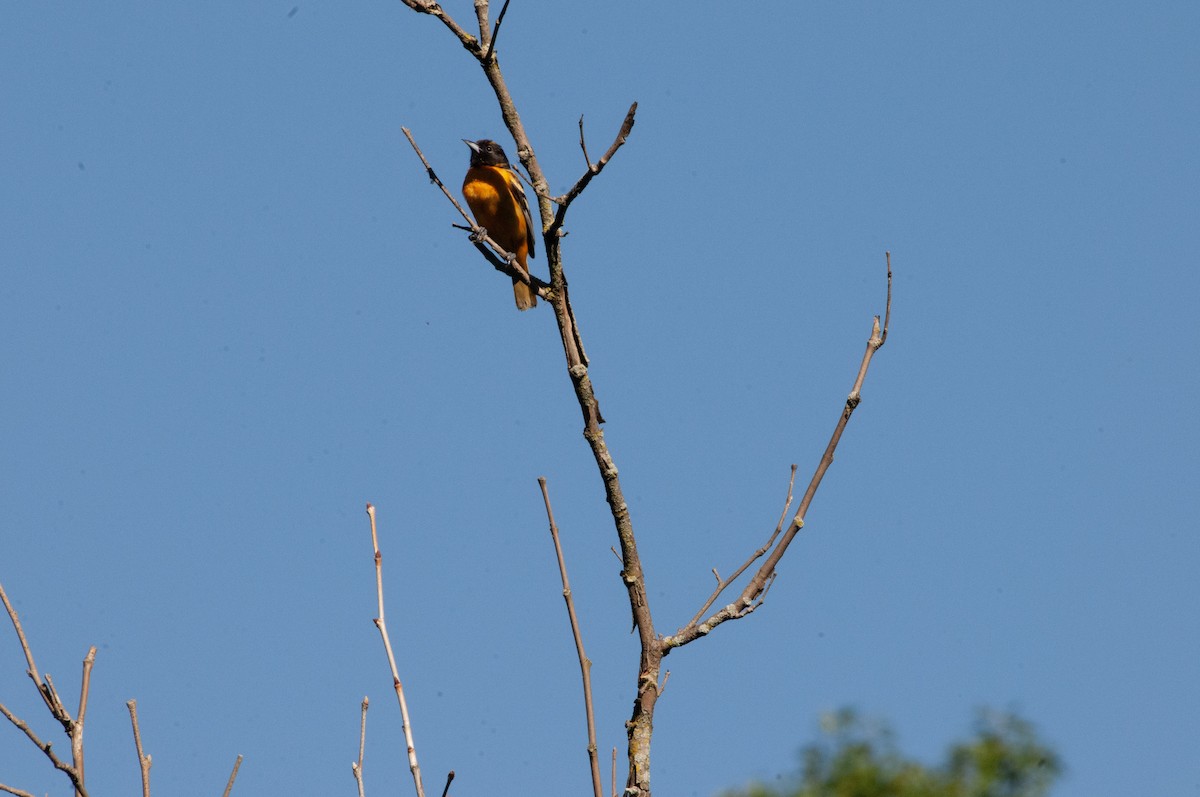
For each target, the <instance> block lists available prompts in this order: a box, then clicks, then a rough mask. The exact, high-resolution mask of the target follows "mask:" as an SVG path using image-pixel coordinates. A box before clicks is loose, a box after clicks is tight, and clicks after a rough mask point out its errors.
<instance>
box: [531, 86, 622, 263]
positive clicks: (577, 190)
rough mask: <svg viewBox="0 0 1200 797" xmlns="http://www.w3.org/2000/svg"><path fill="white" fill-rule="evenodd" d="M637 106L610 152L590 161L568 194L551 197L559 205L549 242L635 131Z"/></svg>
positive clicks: (580, 131)
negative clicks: (571, 208)
mask: <svg viewBox="0 0 1200 797" xmlns="http://www.w3.org/2000/svg"><path fill="white" fill-rule="evenodd" d="M637 106H638V104H637V103H636V102H635V103H633V104H632V105H630V106H629V110H628V111H627V112H626V114H625V121H624V122H622V123H621V130H620V132H618V133H617V137H616V138H615V139H613V143H612V146H610V147H609V148H608V151H607V152H605V153H604V155H602V156H601V157H600V160H598V161H596V162H595V163H592V162H591V160H590V159H589V160H588V168H587V171H585V172H584V173H583V176H582V177H580V178H579V179H578V180H576V181H575V185H573V186H571V189H570V190H569V191H567V193H565V194H563V195H562V196H560V197H551V199H553V201H554V203H555V204H557V205H558V211H557V212H556V213H555V214H554V222H553V223H552V224H551V225H550V227H549V229H547V230H546V237H547V240H549V237H550V236H552V235H553V236H557V235H558V231H559V230H560V229H561V228H562V225H563V221H564V220H565V219H566V215H567V208H568V207H570V206H571V203H572V202H574V201H575V198H576V197H577V196H579V195H580V194H582V193H583V189H585V188H587V187H588V183H590V182H591V181H592V178H593V177H595V176H596V175H598V174H600V172H601V171H603V170H604V167H605V166H606V165H608V162H609V160H610V159H611V158H612V156H613V155H615V154H617V150H618V149H620V148H621V147H622V146H623V145H624V144H625V141H626V139H628V138H629V133H630V131H631V130H633V123H634V117H635V116H636V115H637ZM579 141H580V145H581V146H582V144H583V117H582V116H581V117H580V118H579ZM584 157H585V158H587V150H586V149H585V150H584Z"/></svg>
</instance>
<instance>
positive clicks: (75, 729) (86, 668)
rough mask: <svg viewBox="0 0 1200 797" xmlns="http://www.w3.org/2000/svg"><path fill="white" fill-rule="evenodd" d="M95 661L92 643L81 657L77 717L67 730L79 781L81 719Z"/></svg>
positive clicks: (81, 763) (80, 770)
mask: <svg viewBox="0 0 1200 797" xmlns="http://www.w3.org/2000/svg"><path fill="white" fill-rule="evenodd" d="M95 663H96V646H95V645H92V646H91V647H90V648H88V652H87V655H86V656H84V657H83V678H82V681H81V683H80V685H79V714H78V717H79V718H78V719H77V720H76V721H75V723H74V725H73V726H72V727H71V729H70V730H69V731H68V733H69V735H70V737H71V760H72V762H73V763H74V764H75V771H76V772H77V773H78V774H79V782H80V783H82V782H83V721H84V719H86V717H87V704H88V693H89V692H90V691H91V688H92V665H94V664H95Z"/></svg>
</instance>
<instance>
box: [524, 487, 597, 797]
mask: <svg viewBox="0 0 1200 797" xmlns="http://www.w3.org/2000/svg"><path fill="white" fill-rule="evenodd" d="M538 486H539V487H541V488H542V501H543V502H545V504H546V520H547V521H549V523H550V538H551V539H553V540H554V554H555V555H556V556H557V557H558V573H559V575H560V576H562V585H563V589H562V594H563V600H564V601H566V604H567V617H568V618H569V619H570V621H571V635H572V636H574V637H575V653H576V654H577V655H578V656H579V672H580V674H581V675H582V676H583V711H584V714H585V715H586V716H587V735H588V746H587V754H588V763H589V764H590V766H591V770H592V791H593V792H594V793H595V797H604V784H603V783H601V782H600V757H599V755H598V750H597V748H596V716H595V712H594V711H593V710H592V662H591V661H590V660H589V659H588V657H587V654H586V653H585V652H584V650H583V634H581V633H580V631H579V618H578V617H577V616H576V614H575V598H574V596H573V595H572V594H571V581H570V579H568V578H567V563H566V560H565V559H564V558H563V551H562V543H561V542H560V541H559V539H558V525H557V524H556V523H555V522H554V510H553V509H551V508H550V492H549V490H548V489H547V488H546V478H545V477H544V476H539V477H538Z"/></svg>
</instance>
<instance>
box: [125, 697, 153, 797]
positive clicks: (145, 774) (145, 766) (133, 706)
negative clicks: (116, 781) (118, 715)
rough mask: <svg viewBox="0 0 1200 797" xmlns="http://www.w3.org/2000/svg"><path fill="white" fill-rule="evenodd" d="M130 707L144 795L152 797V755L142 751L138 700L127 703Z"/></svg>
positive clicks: (130, 717)
mask: <svg viewBox="0 0 1200 797" xmlns="http://www.w3.org/2000/svg"><path fill="white" fill-rule="evenodd" d="M125 705H126V707H127V708H128V709H129V720H130V722H132V723H133V746H134V747H135V748H137V757H138V769H140V770H141V772H142V797H150V764H151V761H150V756H148V755H146V754H145V753H143V752H142V731H141V729H140V728H138V717H137V701H136V700H130V701H129V702H128V703H126V704H125Z"/></svg>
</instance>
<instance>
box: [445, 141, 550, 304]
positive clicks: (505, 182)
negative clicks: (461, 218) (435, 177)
mask: <svg viewBox="0 0 1200 797" xmlns="http://www.w3.org/2000/svg"><path fill="white" fill-rule="evenodd" d="M463 143H465V144H466V145H467V146H468V147H470V148H471V167H470V168H469V169H467V176H466V177H465V178H464V179H463V187H462V191H463V196H464V197H466V200H467V204H468V205H470V206H471V212H472V213H474V214H475V221H476V222H478V223H479V226H480V227H483V228H484V229H485V230H487V231H488V235H490V236H491V237H492V240H494V241H495V242H496V243H498V244H500V246H502V247H504V250H505V251H506V252H511V253H512V254H514V255H516V257H517V262H518V263H520V264H521V268H523V269H525V273H527V274H528V273H529V266H527V265H526V264H525V258H526V256H529V257H533V254H534V250H533V219H532V217H530V215H529V202H528V201H526V199H525V188H524V187H523V186H522V185H521V179H520V177H518V176H517V170H516V169H514V168H513V167H512V166H510V165H509V163H508V157H507V156H506V155H505V154H504V150H503V149H501V147H500V145H499V144H497V143H496V142H495V141H491V140H489V139H486V138H481V139H479V140H478V141H467V140H466V139H465V138H464V139H463ZM513 297H514V298H515V299H516V300H517V309H518V310H528V309H529V308H530V307H533V306H534V305H536V304H537V291H536V290H535V289H533V288H532V287H530V286H529V285H526V284H525V283H524V282H521V281H520V280H519V279H517V278H516V277H514V278H513Z"/></svg>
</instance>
